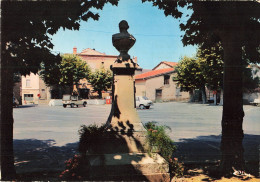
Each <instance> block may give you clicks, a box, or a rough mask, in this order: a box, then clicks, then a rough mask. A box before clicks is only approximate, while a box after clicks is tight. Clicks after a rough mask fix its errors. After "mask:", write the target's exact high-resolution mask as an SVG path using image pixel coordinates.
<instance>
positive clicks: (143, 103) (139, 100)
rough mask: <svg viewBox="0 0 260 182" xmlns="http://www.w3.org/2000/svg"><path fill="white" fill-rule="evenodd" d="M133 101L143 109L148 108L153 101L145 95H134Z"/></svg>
mask: <svg viewBox="0 0 260 182" xmlns="http://www.w3.org/2000/svg"><path fill="white" fill-rule="evenodd" d="M135 103H136V107H138V108H140V109H145V108H146V109H149V108H150V106H151V105H153V102H152V101H151V100H149V99H148V98H147V97H145V96H136V97H135Z"/></svg>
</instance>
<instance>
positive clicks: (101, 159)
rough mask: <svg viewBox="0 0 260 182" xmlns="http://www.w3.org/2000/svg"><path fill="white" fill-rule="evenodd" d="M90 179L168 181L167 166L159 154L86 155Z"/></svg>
mask: <svg viewBox="0 0 260 182" xmlns="http://www.w3.org/2000/svg"><path fill="white" fill-rule="evenodd" d="M86 157H87V159H88V161H89V171H88V173H89V177H90V180H106V181H107V180H120V181H133V180H134V181H153V182H156V181H158V182H159V181H165V182H168V181H170V175H169V173H168V171H169V166H168V164H167V162H166V161H165V159H164V158H162V157H161V156H160V155H159V154H156V153H152V154H151V155H148V153H117V154H97V155H94V154H92V155H87V156H86Z"/></svg>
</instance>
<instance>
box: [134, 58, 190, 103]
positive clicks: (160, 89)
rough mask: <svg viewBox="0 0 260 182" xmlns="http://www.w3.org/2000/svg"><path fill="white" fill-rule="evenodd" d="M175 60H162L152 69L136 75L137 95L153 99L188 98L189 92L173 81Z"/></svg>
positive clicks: (171, 99) (172, 99)
mask: <svg viewBox="0 0 260 182" xmlns="http://www.w3.org/2000/svg"><path fill="white" fill-rule="evenodd" d="M177 64H178V63H175V62H167V61H163V62H160V63H159V64H158V65H157V66H155V67H154V68H153V69H152V71H148V72H146V73H142V74H138V75H136V76H135V86H136V95H137V96H146V97H148V98H149V99H150V100H152V101H156V102H161V101H174V100H186V99H188V98H189V93H188V92H181V91H180V88H179V87H177V85H176V82H174V81H173V76H174V74H175V71H174V70H175V68H174V67H175V66H176V65H177Z"/></svg>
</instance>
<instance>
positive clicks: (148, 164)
mask: <svg viewBox="0 0 260 182" xmlns="http://www.w3.org/2000/svg"><path fill="white" fill-rule="evenodd" d="M128 28H129V26H128V23H127V22H126V21H125V20H123V21H121V22H120V23H119V29H120V33H118V34H114V35H113V37H112V42H113V45H114V47H115V48H116V49H117V50H118V51H119V52H120V55H119V56H118V59H117V60H115V62H114V64H113V65H111V70H112V71H113V88H112V94H113V96H112V102H113V103H112V106H111V112H110V115H109V117H108V120H107V124H106V126H107V132H108V133H111V135H106V136H105V137H104V138H102V146H98V147H99V150H96V151H94V150H93V151H92V152H89V153H87V156H88V159H89V166H90V172H89V174H90V175H91V179H92V180H120V181H129V180H134V181H138V180H142V181H170V177H169V173H168V172H169V166H168V164H167V162H166V161H165V160H164V159H163V158H162V157H161V156H160V155H158V154H157V153H153V154H152V155H151V154H150V155H148V153H147V152H148V150H147V149H148V144H147V142H146V129H145V128H144V127H143V124H142V123H141V121H140V118H139V116H138V113H137V111H136V107H135V82H134V73H135V70H136V67H137V65H136V63H134V62H133V60H132V59H130V55H129V54H128V50H129V49H130V48H131V47H132V46H133V45H134V43H135V41H136V39H135V38H134V37H133V36H132V35H131V34H129V33H128V32H127V29H128Z"/></svg>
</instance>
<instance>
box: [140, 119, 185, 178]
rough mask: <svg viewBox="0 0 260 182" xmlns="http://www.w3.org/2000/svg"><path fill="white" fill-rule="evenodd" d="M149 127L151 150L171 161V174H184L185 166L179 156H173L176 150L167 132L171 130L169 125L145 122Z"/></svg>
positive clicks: (178, 175) (146, 126)
mask: <svg viewBox="0 0 260 182" xmlns="http://www.w3.org/2000/svg"><path fill="white" fill-rule="evenodd" d="M145 128H146V129H147V141H148V143H149V146H150V152H151V153H152V152H157V151H159V154H160V155H161V156H162V157H163V158H164V159H165V160H166V161H167V162H168V163H169V168H170V174H171V176H172V177H173V176H177V177H180V176H182V175H183V172H184V167H183V165H182V164H181V163H179V162H178V159H177V158H172V157H173V153H174V151H175V150H176V146H175V145H174V144H173V143H174V142H173V140H171V138H170V137H169V135H168V134H167V132H166V131H167V130H169V131H170V130H171V128H170V127H168V126H158V125H157V123H156V122H148V123H146V124H145Z"/></svg>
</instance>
